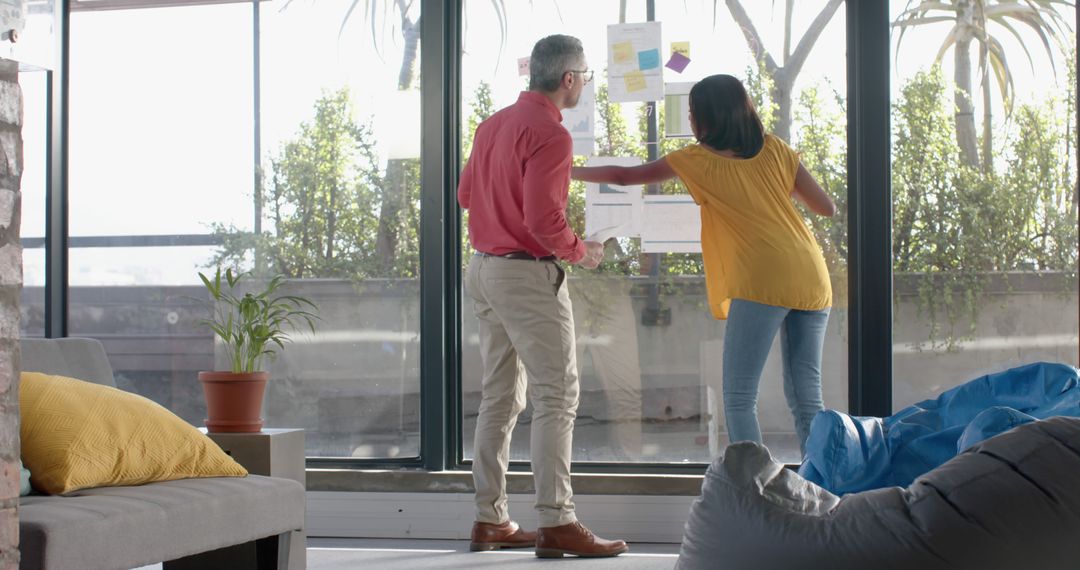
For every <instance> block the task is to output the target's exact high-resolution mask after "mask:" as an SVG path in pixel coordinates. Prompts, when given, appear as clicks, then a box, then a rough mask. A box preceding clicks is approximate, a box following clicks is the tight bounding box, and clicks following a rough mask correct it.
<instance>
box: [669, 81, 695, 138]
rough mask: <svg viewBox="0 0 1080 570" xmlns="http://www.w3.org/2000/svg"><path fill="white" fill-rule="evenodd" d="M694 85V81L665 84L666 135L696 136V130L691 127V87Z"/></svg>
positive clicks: (670, 136) (673, 136)
mask: <svg viewBox="0 0 1080 570" xmlns="http://www.w3.org/2000/svg"><path fill="white" fill-rule="evenodd" d="M693 86H694V82H692V81H688V82H680V83H667V84H665V85H664V136H665V137H668V138H678V137H692V136H694V131H693V130H692V129H691V128H690V88H691V87H693Z"/></svg>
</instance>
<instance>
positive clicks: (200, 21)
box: [69, 0, 420, 458]
mask: <svg viewBox="0 0 1080 570" xmlns="http://www.w3.org/2000/svg"><path fill="white" fill-rule="evenodd" d="M350 5H351V3H350V2H348V1H345V0H341V1H320V2H289V1H287V0H282V1H280V2H279V1H274V2H261V3H259V9H260V21H259V29H260V39H259V45H260V54H259V55H260V59H261V66H260V68H259V69H258V70H256V69H255V65H254V62H255V57H254V55H255V54H254V51H253V43H254V38H253V33H254V29H255V26H254V19H253V6H254V5H253V3H251V2H239V3H232V4H216V5H204V6H187V7H170V8H147V9H138V10H114V11H104V12H94V11H90V12H77V13H74V14H72V18H71V46H72V47H71V70H72V72H71V100H72V102H71V127H70V132H71V142H70V148H71V153H70V154H71V158H70V161H71V162H70V179H71V182H70V186H71V189H70V211H71V235H72V243H73V248H72V250H71V253H70V284H71V290H70V318H69V330H70V334H72V335H80V336H93V337H97V338H100V339H102V340H103V341H104V342H105V345H106V348H107V349H108V351H109V355H110V359H111V361H112V364H113V366H114V368H115V370H116V375H117V380H118V383H119V384H120V385H121V387H123V388H126V389H129V390H133V391H136V392H138V393H141V394H143V395H146V396H148V397H151V398H153V399H155V400H157V401H158V402H160V403H162V404H163V405H166V406H168V407H170V408H171V409H173V410H174V411H176V412H177V413H178V414H180V415H181V416H182V417H184V418H185V419H187V420H188V421H190V422H191V423H193V424H196V425H201V424H202V421H203V418H204V417H205V415H204V414H205V412H204V409H205V408H204V404H203V398H202V394H201V388H200V386H199V384H198V381H197V379H196V376H197V372H198V371H200V370H210V369H213V368H215V362H216V363H217V366H216V367H221V366H223V365H224V364H223V362H222V357H223V354H222V349H221V347H220V345H219V344H218V343H216V342H215V339H214V337H213V336H212V335H211V332H210V330H209V329H208V328H207V327H205V326H203V325H201V324H199V322H198V320H199V319H200V318H202V317H204V316H206V312H205V309H204V303H203V302H202V300H203V299H206V298H207V294H206V292H205V290H204V288H203V287H202V285H201V284H200V282H199V279H198V276H197V273H198V272H199V271H202V272H210V273H212V272H213V270H214V268H215V267H217V266H222V267H237V268H239V269H241V270H245V271H252V272H253V276H254V278H256V279H266V278H269V277H270V276H272V275H277V274H281V275H284V276H285V277H286V285H285V289H286V291H287V292H290V293H297V294H301V295H304V296H307V297H309V298H310V299H312V300H313V301H314V302H315V303H316V304H317V305H318V314H319V315H320V317H321V320H320V321H319V322H318V323H317V326H316V333H315V334H314V335H310V334H306V335H305V334H300V335H295V337H294V342H293V343H292V344H291V345H287V347H286V350H285V351H284V352H283V353H282V355H281V357H280V358H278V359H277V360H276V361H274V362H272V363H271V364H270V366H269V371H270V374H271V380H270V382H269V383H268V385H267V396H266V400H265V402H264V406H263V417H264V420H265V425H267V426H270V427H302V428H305V429H306V430H307V438H306V440H307V447H308V449H307V453H308V455H309V456H322V457H360V458H367V457H378V458H385V457H415V456H418V454H419V446H418V432H419V411H418V410H419V365H418V361H419V358H418V354H419V333H418V331H419V326H418V325H419V317H418V308H417V304H418V303H417V299H418V285H417V277H418V273H419V266H418V251H417V250H418V247H417V246H418V243H417V231H416V230H417V223H418V221H419V178H418V173H419V159H418V156H419V153H418V152H415V151H414V146H415V145H414V144H413V143H416V141H417V140H418V139H419V114H420V103H419V96H418V86H419V79H418V70H419V62H420V60H419V54H420V51H419V47H418V45H417V44H416V43H415V41H414V40H416V41H418V37H419V36H418V34H419V28H418V24H419V17H420V15H419V3H410V5H411V8H410V9H408V10H407V11H406V13H404V14H402V13H400V12H398V11H397V8H396V7H395V6H393V5H390V4H388V6H389V8H390V11H389V12H386V13H382V12H381V7H380V11H377V13H374V14H373V13H370V12H364V13H361V11H356V12H352V11H351V10H350ZM389 22H393V24H394V25H392V26H391V25H390V24H389ZM384 24H385V25H386V26H385V29H386V30H388V31H387V33H386V35H385V36H383V35H381V32H380V35H378V36H377V38H376V41H375V42H373V41H372V37H371V33H370V30H371V29H372V27H374V28H375V29H377V30H383V29H384ZM403 26H404V29H405V30H406V33H405V35H404V36H402V35H401V33H400V32H401V30H402V29H403ZM391 29H393V30H394V31H393V32H390V31H389V30H391ZM191 30H199V37H200V38H202V39H201V40H199V41H195V42H193V41H192V40H191V38H192V36H191ZM403 45H408V46H410V47H403ZM130 46H139V49H130ZM178 46H183V49H179V48H178ZM256 79H258V83H257V84H256V83H255V80H256ZM256 85H258V88H259V94H260V97H259V98H258V99H256V98H255V97H254V92H255V87H256ZM256 101H259V103H260V105H261V112H260V113H258V114H256V113H255V112H253V109H255V102H256ZM255 133H260V136H259V138H258V139H256V136H255ZM256 148H258V149H259V153H258V157H257V158H255V157H256V154H255V153H256V150H255V149H256ZM102 236H108V237H107V238H103V237H102ZM80 244H81V245H83V246H86V247H79V246H80Z"/></svg>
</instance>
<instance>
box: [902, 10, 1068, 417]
mask: <svg viewBox="0 0 1080 570" xmlns="http://www.w3.org/2000/svg"><path fill="white" fill-rule="evenodd" d="M984 4H985V5H986V6H984ZM983 8H985V10H984V9H983ZM1074 10H1075V8H1073V7H1071V6H1069V5H1066V4H1065V3H1051V2H1034V3H1020V4H1014V3H1007V2H1000V3H983V2H969V1H966V0H953V1H949V2H942V3H921V4H920V3H918V2H905V1H899V0H893V2H892V4H891V11H892V17H893V29H892V40H893V50H894V51H893V57H892V61H894V62H895V66H894V69H893V79H892V89H893V93H892V100H893V111H892V125H893V133H892V136H893V140H892V146H893V158H892V188H893V200H894V201H893V268H894V291H895V293H894V307H895V317H894V327H893V331H894V339H895V341H894V345H893V405H894V408H895V409H899V408H902V407H905V406H907V405H909V404H912V403H915V402H918V401H920V400H923V399H926V398H932V397H936V396H937V395H938V394H940V393H941V392H942V391H943V390H945V389H948V388H951V387H953V386H955V385H958V384H961V383H963V382H965V381H967V380H970V379H972V378H975V377H977V376H980V375H982V374H986V373H989V372H995V371H1000V370H1004V369H1006V368H1009V367H1012V366H1016V365H1019V364H1022V363H1028V362H1033V361H1038V360H1050V361H1056V362H1066V363H1070V364H1072V365H1076V364H1077V358H1078V342H1077V329H1078V308H1077V294H1078V287H1080V284H1078V281H1077V209H1076V208H1077V204H1076V198H1075V188H1076V130H1075V129H1076V112H1077V110H1076V51H1075V47H1074V46H1075V42H1074V36H1073V35H1072V33H1073V30H1072V23H1073V22H1075V18H1076V14H1075V12H1074Z"/></svg>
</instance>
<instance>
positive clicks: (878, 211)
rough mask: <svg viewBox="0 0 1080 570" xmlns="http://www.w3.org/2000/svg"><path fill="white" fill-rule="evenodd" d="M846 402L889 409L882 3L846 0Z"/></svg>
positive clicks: (870, 411)
mask: <svg viewBox="0 0 1080 570" xmlns="http://www.w3.org/2000/svg"><path fill="white" fill-rule="evenodd" d="M846 7H847V54H848V56H847V57H848V61H847V65H848V102H847V104H848V219H849V224H848V228H849V230H848V291H849V306H848V310H849V313H848V323H849V326H850V329H849V330H850V337H849V344H848V406H849V411H850V412H851V413H853V414H858V415H874V416H887V415H889V414H891V413H892V356H893V354H892V318H893V315H892V307H893V299H892V188H891V185H890V178H889V177H890V168H891V164H890V160H891V154H890V152H891V151H890V133H891V130H890V117H889V110H890V103H891V102H890V97H891V94H890V91H889V73H890V65H889V63H890V61H889V37H890V36H889V3H888V2H850V1H849V2H847V3H846Z"/></svg>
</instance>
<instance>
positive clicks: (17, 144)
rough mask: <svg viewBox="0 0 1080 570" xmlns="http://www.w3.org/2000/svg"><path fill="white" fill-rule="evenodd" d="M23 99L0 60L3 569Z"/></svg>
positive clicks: (7, 64)
mask: <svg viewBox="0 0 1080 570" xmlns="http://www.w3.org/2000/svg"><path fill="white" fill-rule="evenodd" d="M22 119H23V99H22V89H21V88H20V87H19V64H18V63H16V62H14V61H11V60H6V59H0V568H4V569H7V568H12V569H14V568H18V567H19V514H18V506H19V293H20V290H21V289H22V283H23V271H22V244H21V243H20V242H19V221H20V218H21V211H22V210H21V202H22V198H21V194H20V192H19V183H20V177H21V176H22V165H23V146H22V145H23V142H22Z"/></svg>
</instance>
